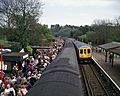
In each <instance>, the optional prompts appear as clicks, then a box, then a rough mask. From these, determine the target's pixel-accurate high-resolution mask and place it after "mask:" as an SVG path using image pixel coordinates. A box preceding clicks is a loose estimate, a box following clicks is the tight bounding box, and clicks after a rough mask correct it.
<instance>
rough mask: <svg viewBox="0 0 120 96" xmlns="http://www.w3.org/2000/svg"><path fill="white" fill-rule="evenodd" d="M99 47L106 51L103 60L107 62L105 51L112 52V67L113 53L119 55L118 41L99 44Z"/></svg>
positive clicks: (119, 46)
mask: <svg viewBox="0 0 120 96" xmlns="http://www.w3.org/2000/svg"><path fill="white" fill-rule="evenodd" d="M99 47H100V48H102V49H104V50H105V52H106V55H105V62H107V52H109V53H112V67H113V61H114V54H117V55H120V43H119V42H111V43H107V44H103V45H99Z"/></svg>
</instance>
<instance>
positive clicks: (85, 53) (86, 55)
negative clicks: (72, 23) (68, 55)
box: [79, 48, 92, 63]
mask: <svg viewBox="0 0 120 96" xmlns="http://www.w3.org/2000/svg"><path fill="white" fill-rule="evenodd" d="M91 57H92V50H91V48H79V62H80V63H90V62H91Z"/></svg>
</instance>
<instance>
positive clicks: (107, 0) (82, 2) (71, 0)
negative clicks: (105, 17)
mask: <svg viewBox="0 0 120 96" xmlns="http://www.w3.org/2000/svg"><path fill="white" fill-rule="evenodd" d="M44 1H45V3H46V4H48V5H50V6H55V5H58V6H72V5H74V6H110V5H111V4H113V3H115V2H116V0H59V1H58V0H44Z"/></svg>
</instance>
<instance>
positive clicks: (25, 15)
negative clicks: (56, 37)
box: [0, 0, 53, 48]
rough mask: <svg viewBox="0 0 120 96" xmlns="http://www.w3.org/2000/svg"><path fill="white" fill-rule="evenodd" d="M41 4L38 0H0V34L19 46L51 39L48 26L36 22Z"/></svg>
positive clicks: (40, 13) (40, 11)
mask: <svg viewBox="0 0 120 96" xmlns="http://www.w3.org/2000/svg"><path fill="white" fill-rule="evenodd" d="M43 6H44V4H43V3H42V2H41V1H40V0H0V35H1V36H5V37H6V38H7V40H8V41H11V42H18V43H20V46H19V47H21V48H26V46H28V45H40V43H41V41H42V40H46V42H49V41H50V40H52V38H53V37H52V33H51V31H50V29H49V28H48V26H47V25H42V24H40V23H38V21H39V18H40V17H41V15H42V14H43V12H42V9H43Z"/></svg>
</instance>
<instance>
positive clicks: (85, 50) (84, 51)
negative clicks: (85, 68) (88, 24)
mask: <svg viewBox="0 0 120 96" xmlns="http://www.w3.org/2000/svg"><path fill="white" fill-rule="evenodd" d="M71 40H72V42H73V43H74V46H75V48H76V53H77V57H78V61H79V63H90V62H91V60H92V47H91V46H90V45H88V44H86V43H83V42H80V41H78V40H75V39H71Z"/></svg>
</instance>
